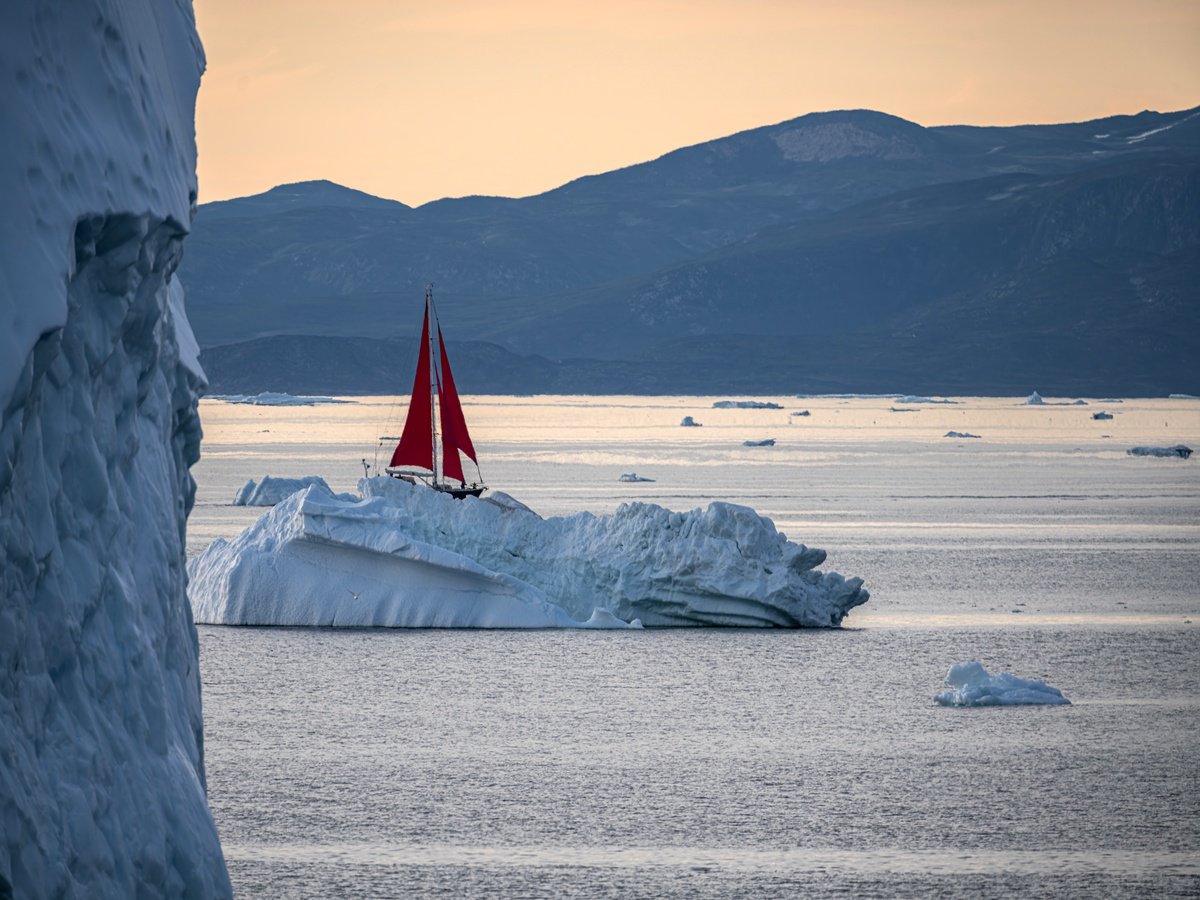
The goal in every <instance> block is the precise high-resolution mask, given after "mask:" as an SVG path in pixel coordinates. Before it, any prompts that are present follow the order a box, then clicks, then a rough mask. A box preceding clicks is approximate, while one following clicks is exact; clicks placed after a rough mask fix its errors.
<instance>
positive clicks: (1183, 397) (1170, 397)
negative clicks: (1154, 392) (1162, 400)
mask: <svg viewBox="0 0 1200 900" xmlns="http://www.w3.org/2000/svg"><path fill="white" fill-rule="evenodd" d="M1167 399H1168V400H1200V397H1197V396H1196V395H1195V394H1167Z"/></svg>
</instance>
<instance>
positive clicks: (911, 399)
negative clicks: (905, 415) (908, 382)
mask: <svg viewBox="0 0 1200 900" xmlns="http://www.w3.org/2000/svg"><path fill="white" fill-rule="evenodd" d="M895 402H896V403H935V404H939V405H945V406H953V405H954V404H956V403H958V401H957V400H949V399H946V398H944V397H943V398H940V399H936V400H935V399H934V398H933V397H919V396H917V395H916V394H909V395H907V396H905V397H897V398H896V400H895Z"/></svg>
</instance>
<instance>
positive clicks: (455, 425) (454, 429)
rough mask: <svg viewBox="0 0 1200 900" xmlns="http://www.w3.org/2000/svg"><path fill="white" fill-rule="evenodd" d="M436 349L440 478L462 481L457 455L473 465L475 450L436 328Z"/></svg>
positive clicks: (439, 330) (440, 329)
mask: <svg viewBox="0 0 1200 900" xmlns="http://www.w3.org/2000/svg"><path fill="white" fill-rule="evenodd" d="M438 348H439V349H440V350H441V354H442V380H441V383H440V384H439V385H438V411H439V412H440V413H441V414H442V474H443V475H445V476H446V477H447V478H456V479H458V480H459V481H466V479H465V478H463V470H462V460H460V459H459V458H458V451H459V450H461V451H462V452H463V453H465V454H467V456H469V457H470V458H471V459H472V460H474V461H475V462H476V463H478V462H479V461H478V460H477V459H476V458H475V448H474V446H472V444H471V435H470V434H469V433H468V432H467V420H466V419H465V418H463V411H462V405H461V404H460V403H459V402H458V389H457V388H456V387H455V386H454V376H453V375H452V374H451V373H450V360H449V358H448V357H447V356H446V344H445V342H444V341H443V340H442V326H441V325H439V326H438Z"/></svg>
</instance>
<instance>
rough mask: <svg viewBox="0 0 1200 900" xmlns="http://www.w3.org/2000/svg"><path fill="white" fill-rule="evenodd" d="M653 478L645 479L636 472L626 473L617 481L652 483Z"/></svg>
mask: <svg viewBox="0 0 1200 900" xmlns="http://www.w3.org/2000/svg"><path fill="white" fill-rule="evenodd" d="M653 480H654V479H653V478H645V477H643V476H641V475H639V474H638V473H637V472H626V473H625V474H624V475H622V476H621V477H620V478H618V479H617V481H653Z"/></svg>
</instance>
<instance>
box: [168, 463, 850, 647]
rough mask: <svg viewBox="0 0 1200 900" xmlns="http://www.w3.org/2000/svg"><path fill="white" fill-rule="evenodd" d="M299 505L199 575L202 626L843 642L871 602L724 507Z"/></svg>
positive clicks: (212, 559) (751, 518) (378, 491)
mask: <svg viewBox="0 0 1200 900" xmlns="http://www.w3.org/2000/svg"><path fill="white" fill-rule="evenodd" d="M359 490H360V491H361V492H362V494H363V496H364V498H365V499H364V500H363V501H361V502H359V503H348V502H345V501H342V500H338V499H337V498H335V497H333V496H332V495H331V494H330V493H329V492H328V491H325V490H323V489H322V488H321V487H319V486H317V487H310V488H308V489H306V490H305V491H304V492H302V493H299V494H294V495H292V496H291V497H289V498H287V499H286V500H285V501H284V502H283V503H281V504H279V505H278V506H276V507H274V508H273V509H272V510H271V511H270V512H268V513H266V514H265V515H264V516H263V517H262V518H260V519H259V520H258V521H257V522H256V523H255V524H254V525H252V526H250V527H249V528H247V529H246V530H245V531H244V532H242V534H241V535H240V536H238V537H237V538H235V539H234V540H233V541H223V540H218V541H215V542H214V543H213V544H212V545H211V546H209V547H208V549H207V550H205V551H204V553H202V554H201V555H200V556H198V557H196V558H194V559H193V560H191V562H190V563H189V566H188V569H189V572H190V574H191V584H190V587H189V593H190V596H191V601H192V607H193V611H194V613H195V617H196V621H197V622H204V623H211V624H229V625H234V624H253V625H268V624H270V625H387V626H403V627H438V628H442V627H445V628H449V627H474V628H560V627H579V626H582V625H584V624H590V625H592V626H597V625H604V626H608V627H615V626H618V625H621V624H623V623H630V624H632V623H634V622H637V621H640V622H641V623H642V624H644V625H646V626H678V625H730V626H752V627H769V626H780V627H801V626H808V627H832V626H837V625H840V624H841V622H842V619H843V617H844V616H845V615H846V613H847V612H849V611H850V610H851V609H852V608H853V607H855V606H858V605H860V604H862V603H865V602H867V599H868V597H869V594H868V593H867V591H866V590H865V589H864V588H863V587H862V580H861V579H859V578H850V579H847V578H843V577H842V576H841V575H839V574H837V573H836V572H825V573H822V572H818V571H816V567H817V566H819V565H820V564H821V563H822V562H824V560H825V551H823V550H817V549H813V548H809V547H805V546H804V545H802V544H795V543H792V542H791V541H788V540H787V539H786V538H785V537H784V535H782V534H780V533H779V532H778V531H777V530H776V529H775V526H774V525H773V524H772V523H771V521H770V520H769V519H765V518H763V517H761V516H759V515H758V514H757V513H755V512H754V511H753V510H751V509H748V508H746V507H742V506H735V505H733V504H729V503H712V504H710V505H709V506H708V507H707V508H705V509H694V510H692V511H690V512H672V511H671V510H668V509H664V508H663V507H661V506H656V505H654V504H647V503H626V504H622V505H621V506H620V507H619V508H618V509H617V511H616V512H614V513H613V514H611V515H603V516H596V515H592V514H591V513H578V514H576V515H573V516H566V517H557V518H550V519H542V518H540V517H539V516H537V515H535V514H533V513H531V512H529V511H527V510H524V509H520V508H516V507H514V506H511V505H509V504H499V503H494V502H488V501H487V500H486V499H483V500H479V499H475V498H472V497H468V498H466V499H465V500H454V499H452V498H450V497H448V496H446V495H445V494H442V493H439V492H436V491H432V490H429V489H428V488H426V487H423V486H419V485H417V486H414V485H410V484H407V483H405V482H403V481H400V480H398V479H394V478H380V477H376V478H369V479H363V480H361V481H360V482H359Z"/></svg>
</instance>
